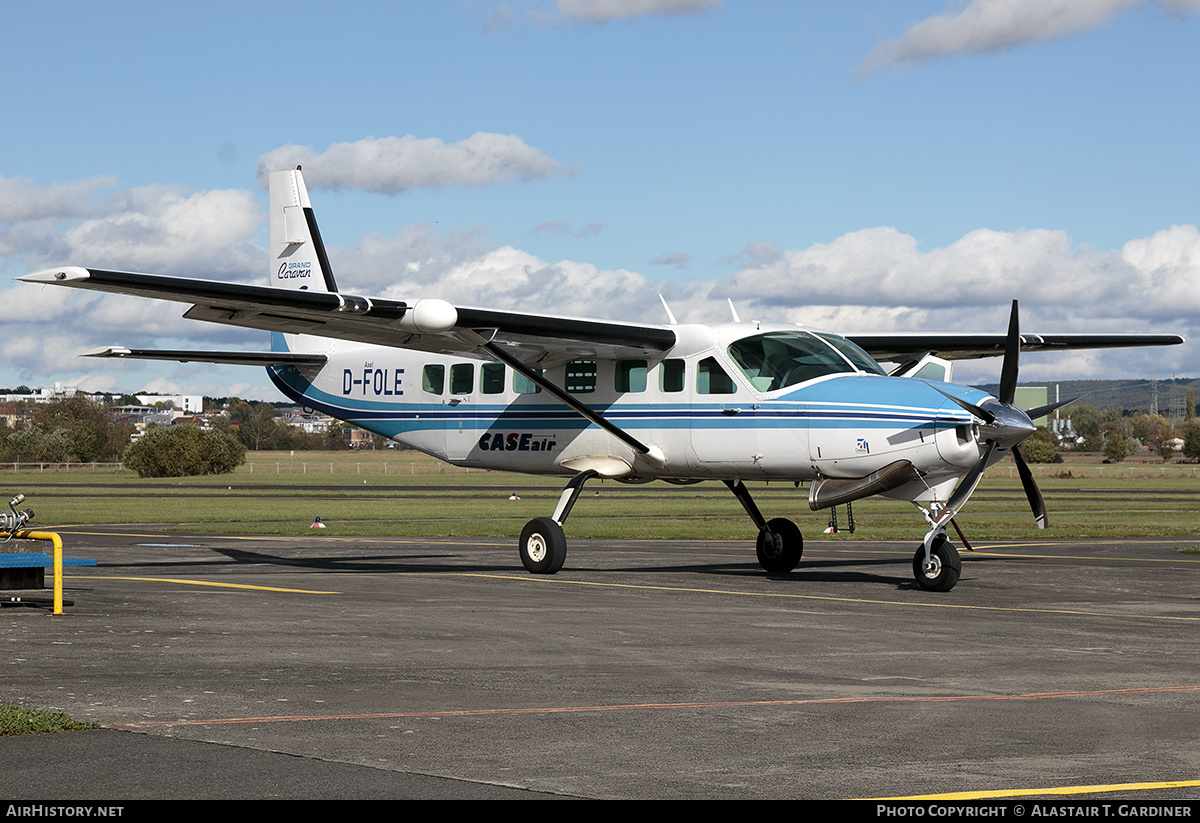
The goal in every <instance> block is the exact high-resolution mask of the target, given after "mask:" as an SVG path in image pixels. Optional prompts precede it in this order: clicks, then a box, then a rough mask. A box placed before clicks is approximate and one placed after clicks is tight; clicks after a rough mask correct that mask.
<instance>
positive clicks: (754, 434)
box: [270, 323, 987, 500]
mask: <svg viewBox="0 0 1200 823" xmlns="http://www.w3.org/2000/svg"><path fill="white" fill-rule="evenodd" d="M676 328H678V329H680V334H679V338H680V341H681V342H680V343H679V344H678V345H676V346H675V347H674V348H673V349H671V350H670V351H667V352H664V353H662V354H659V355H654V356H646V357H637V358H630V359H625V360H620V359H613V360H582V361H572V362H570V363H561V362H560V363H559V364H557V365H554V366H551V367H549V368H547V369H546V370H545V376H546V377H547V378H548V379H549V380H550V381H552V382H553V383H555V384H557V385H558V386H561V387H564V388H565V389H566V390H567V391H568V392H570V393H571V394H573V395H574V396H576V397H577V398H578V399H579V400H581V401H582V402H584V403H586V404H587V405H588V406H589V407H591V408H592V409H594V410H595V411H597V412H599V413H601V414H602V415H603V416H604V418H605V419H606V420H609V421H611V422H612V423H614V424H616V425H617V426H619V427H620V428H622V429H623V430H625V431H626V432H628V433H629V434H631V435H632V436H633V437H635V438H637V439H638V440H640V441H641V442H643V443H645V444H647V445H650V446H652V447H655V448H656V449H657V453H660V454H661V455H662V456H663V457H664V458H665V459H661V460H658V461H653V462H652V461H649V460H647V459H646V458H644V457H642V456H641V455H639V454H638V453H637V452H636V451H635V450H634V449H633V448H632V447H630V446H628V445H626V444H625V443H623V442H621V441H620V440H618V439H617V438H615V437H614V436H613V435H612V434H610V433H608V432H606V431H604V430H602V429H600V428H599V427H597V426H596V425H594V424H592V423H589V422H588V421H587V420H586V419H584V418H583V417H581V416H580V415H579V414H578V413H577V412H575V411H573V410H572V409H570V408H568V407H567V406H566V405H564V404H563V403H561V402H559V401H558V400H556V399H555V398H554V397H553V396H551V395H549V394H547V393H545V392H542V391H540V390H537V388H536V387H535V386H534V385H533V384H532V383H531V382H530V381H529V380H528V379H526V378H524V377H522V376H521V375H519V374H516V373H515V372H514V371H513V370H512V369H510V368H507V367H505V366H504V365H502V364H499V363H494V362H491V361H488V360H483V359H472V358H465V357H457V356H448V355H442V354H431V353H425V352H419V351H411V350H405V349H396V348H383V347H377V346H367V345H361V344H348V343H340V342H336V341H329V340H318V339H316V338H298V337H290V336H289V337H288V339H287V343H288V347H289V348H293V347H300V348H303V349H305V350H313V349H314V348H319V349H320V350H322V351H323V352H325V353H326V355H327V356H328V358H329V360H328V362H327V364H326V365H325V366H323V367H321V368H319V369H317V368H305V367H272V369H271V370H270V371H271V376H272V379H273V380H274V381H275V383H276V385H277V386H279V388H280V389H281V390H282V391H284V393H285V394H287V395H289V396H290V397H291V398H293V399H294V400H296V401H297V402H302V403H304V404H305V405H307V406H309V407H311V408H314V409H318V410H321V411H324V412H326V413H328V414H330V415H332V416H334V417H337V418H339V419H342V420H346V421H348V422H351V423H353V424H355V425H357V426H360V427H362V428H364V429H368V430H370V431H373V432H376V433H378V434H381V435H384V436H386V437H389V438H392V439H394V440H396V441H398V442H400V443H404V444H405V445H408V446H411V447H413V448H416V449H419V450H421V451H424V452H426V453H428V454H431V455H434V456H436V457H438V458H440V459H443V460H446V461H447V462H450V463H453V464H456V465H460V466H469V467H480V468H489V469H501V470H509V471H518V472H528V473H539V474H570V473H573V472H575V471H578V470H580V469H583V468H596V469H598V470H599V471H600V473H601V474H604V475H609V476H625V477H640V478H655V477H665V478H705V479H732V478H736V479H743V480H752V479H775V480H812V479H815V478H818V477H830V478H858V477H863V476H865V475H867V474H870V473H871V472H874V471H877V470H879V469H881V468H883V467H884V466H886V465H888V464H890V463H893V462H895V461H897V460H902V459H903V460H908V461H910V462H912V463H913V465H914V466H915V467H916V468H917V469H918V471H920V472H921V474H922V475H924V478H923V481H922V482H921V483H918V484H909V485H910V486H913V488H907V487H904V488H901V489H897V490H895V496H898V497H903V498H905V499H913V500H927V499H933V497H942V498H943V499H944V495H945V493H946V492H945V489H946V488H952V487H953V484H954V481H955V480H956V479H957V478H958V477H960V476H961V475H962V474H963V473H964V471H965V470H966V469H968V468H970V467H971V466H972V465H974V464H975V463H976V462H977V461H978V460H979V457H980V453H981V452H980V447H979V443H978V432H977V430H976V429H975V428H974V427H973V425H972V417H971V415H970V414H968V413H966V412H965V411H963V410H962V409H960V408H959V407H958V406H956V405H955V404H954V403H953V402H951V401H950V400H949V399H947V398H946V397H945V396H943V395H941V394H939V393H938V392H936V391H935V390H934V389H932V388H930V386H929V385H927V384H926V383H924V382H923V381H920V380H914V379H910V378H902V377H888V376H884V375H883V374H880V373H865V372H864V371H863V370H862V369H858V368H856V367H854V366H853V365H851V366H849V367H847V368H845V370H842V371H837V372H832V373H825V374H818V375H817V376H815V377H811V378H808V379H803V380H801V381H800V382H796V383H792V384H791V385H787V386H786V387H783V388H772V387H771V385H770V380H769V378H768V377H767V376H766V375H765V372H763V376H756V375H758V374H759V371H757V370H756V369H755V368H748V367H747V365H746V363H745V362H740V363H739V362H738V360H737V359H735V356H734V354H733V348H732V347H731V345H730V344H732V343H735V341H739V340H745V339H758V337H761V336H763V335H764V333H769V334H773V335H777V336H783V335H785V334H795V333H796V330H797V328H798V327H796V326H772V327H767V326H761V327H760V326H759V325H758V324H753V323H739V324H726V325H722V326H716V327H702V326H694V327H676ZM756 335H757V336H758V337H755V336H756ZM738 356H739V357H740V359H741V360H742V361H745V359H746V358H745V356H744V355H738ZM764 359H765V358H764ZM760 365H761V364H760ZM790 379H795V378H794V377H793V378H790ZM777 382H778V381H777ZM940 386H941V388H942V389H943V390H948V391H951V393H954V394H956V395H960V396H963V397H966V398H967V399H971V400H975V401H978V400H981V399H982V398H984V397H986V396H987V395H986V394H984V393H983V392H979V391H978V390H974V389H966V388H964V387H960V386H954V385H950V384H940ZM931 495H932V497H931Z"/></svg>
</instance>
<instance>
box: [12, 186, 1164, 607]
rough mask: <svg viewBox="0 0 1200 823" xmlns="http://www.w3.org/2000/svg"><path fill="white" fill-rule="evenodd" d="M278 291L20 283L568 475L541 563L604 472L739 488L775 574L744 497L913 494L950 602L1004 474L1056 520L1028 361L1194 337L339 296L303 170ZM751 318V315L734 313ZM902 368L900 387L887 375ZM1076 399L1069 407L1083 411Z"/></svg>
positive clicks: (925, 556) (780, 554) (400, 426)
mask: <svg viewBox="0 0 1200 823" xmlns="http://www.w3.org/2000/svg"><path fill="white" fill-rule="evenodd" d="M270 244H271V248H270V258H271V259H270V285H269V286H248V285H239V284H233V283H222V282H216V281H211V280H199V279H190V278H180V277H169V276H163V275H155V274H136V273H131V272H118V271H106V270H101V269H94V268H83V267H79V266H65V267H62V268H56V269H48V270H46V271H39V272H35V273H32V274H27V275H25V276H24V277H21V278H18V279H20V280H23V281H25V282H28V283H39V284H50V285H57V286H69V287H72V288H79V289H93V290H98V291H105V292H116V293H121V294H132V295H137V296H141V297H151V298H157V299H163V300H173V301H177V302H182V303H190V304H192V305H191V308H189V309H188V310H187V311H186V312H185V313H184V317H188V318H191V319H195V320H204V321H208V322H211V323H223V324H229V325H235V326H245V327H249V328H254V329H263V330H267V331H270V332H271V343H272V345H271V351H269V352H220V351H168V350H147V349H137V350H134V349H127V348H123V347H119V346H111V347H107V348H101V349H97V350H94V351H91V352H88V355H90V356H95V357H130V358H142V359H156V360H178V361H182V362H188V361H200V362H214V363H238V364H248V365H258V366H265V367H266V368H267V373H268V374H269V375H270V378H271V380H272V382H274V384H275V385H276V386H277V387H278V388H279V390H280V391H281V392H283V393H284V394H285V395H287V396H288V397H290V398H291V399H293V400H295V401H296V402H297V403H302V404H304V405H305V406H308V407H310V408H313V409H316V410H319V411H322V412H325V413H327V414H329V415H331V416H333V417H336V418H338V419H341V420H344V421H347V422H350V423H353V424H354V425H356V426H360V427H362V428H364V429H367V430H369V431H372V432H375V433H378V434H381V435H383V436H385V437H389V438H392V439H393V440H396V441H398V442H400V443H403V444H405V445H407V446H411V447H413V448H416V449H419V450H421V451H423V452H426V453H428V454H431V455H433V456H435V457H437V458H439V459H441V460H445V461H446V462H448V463H451V464H454V465H457V466H467V467H472V468H474V467H479V468H488V469H501V470H506V471H516V472H528V473H534V474H553V475H566V476H570V477H571V479H570V481H569V482H568V483H567V484H566V487H565V489H564V490H563V493H562V496H561V498H560V499H559V502H558V506H557V508H556V509H555V511H554V512H553V514H551V515H550V516H549V517H539V518H536V519H534V520H531V521H530V522H529V523H528V524H527V525H526V526H525V528H524V530H523V531H522V533H521V537H520V542H519V550H520V556H521V561H522V563H523V564H524V566H525V568H526V569H528V570H529V571H530V572H532V573H535V574H553V573H554V572H557V571H558V570H559V569H560V568H561V567H562V565H563V561H564V559H565V558H566V553H567V541H566V537H565V535H564V532H563V524H564V523H565V522H566V520H567V516H568V515H569V514H570V512H571V508H572V507H573V506H574V505H575V502H576V500H577V499H578V497H579V494H580V492H581V490H582V489H583V486H584V484H585V483H586V482H587V481H588V480H589V479H591V478H594V477H610V478H615V479H617V480H622V481H628V482H644V481H649V480H664V481H667V482H669V483H681V484H684V483H692V482H698V481H702V480H719V481H721V482H723V483H725V485H726V486H728V487H729V489H730V491H732V492H733V494H734V495H735V496H736V497H737V499H738V501H739V502H740V503H741V504H742V506H743V507H744V508H745V510H746V513H747V514H748V515H749V516H750V519H751V520H752V521H753V522H754V525H755V527H756V528H757V529H758V543H757V551H758V560H759V563H760V564H761V566H762V567H763V568H764V569H765V570H766V571H768V572H770V573H775V574H783V573H787V572H790V571H791V570H793V569H794V568H795V567H796V566H797V564H798V563H799V561H800V558H801V554H802V551H803V539H802V537H801V535H800V531H799V529H798V528H797V527H796V525H795V524H794V523H793V522H792V521H790V520H787V519H784V518H773V519H770V520H768V519H767V518H766V517H765V516H764V515H763V514H762V513H761V512H760V511H759V509H758V506H757V505H756V504H755V502H754V500H753V498H752V497H751V494H750V491H749V490H748V488H747V487H746V481H754V480H775V481H793V482H794V483H796V485H799V484H800V483H801V482H807V483H808V503H809V506H810V507H811V508H812V509H814V510H817V509H821V508H827V507H830V506H835V505H839V504H842V503H846V502H849V501H853V500H858V499H859V498H863V497H867V496H870V495H875V494H882V495H886V496H888V497H893V498H898V499H902V500H909V501H911V502H913V503H914V504H916V506H917V507H918V508H919V509H920V510H921V511H922V512H923V514H924V516H925V518H926V520H927V521H928V524H929V528H928V531H927V533H926V534H925V538H924V540H923V541H922V542H921V544H920V546H919V547H918V548H917V551H916V554H915V555H914V557H913V573H914V576H915V577H916V581H917V583H918V584H919V585H920V586H921V587H923V588H925V589H930V590H937V591H948V590H949V589H951V588H953V586H954V584H955V583H956V582H957V581H958V577H959V574H960V571H961V560H960V558H959V555H958V551H957V549H956V548H955V547H954V546H953V545H951V543H950V541H949V540H948V539H947V537H946V527H947V525H948V524H949V523H950V522H951V519H952V518H953V517H954V516H955V515H956V514H957V513H958V512H959V510H960V509H961V508H962V507H963V505H964V504H965V503H966V502H967V499H968V498H969V497H970V496H971V493H972V492H973V491H974V490H975V487H976V485H978V483H979V480H980V478H981V477H982V475H983V472H984V470H985V469H986V468H987V467H988V466H989V465H991V464H992V463H994V462H996V461H997V460H999V459H1001V457H1003V456H1004V455H1005V454H1007V453H1011V454H1012V455H1013V459H1014V460H1015V461H1016V465H1017V469H1018V471H1019V473H1020V476H1021V480H1022V482H1023V484H1024V487H1025V491H1026V495H1027V497H1028V498H1029V503H1030V506H1031V508H1032V509H1033V513H1034V516H1035V517H1036V519H1037V522H1038V525H1039V526H1040V527H1042V528H1044V527H1045V525H1046V507H1045V503H1044V501H1043V499H1042V495H1041V492H1040V491H1039V490H1038V487H1037V484H1036V483H1035V482H1034V479H1033V476H1032V473H1031V472H1030V470H1029V468H1028V466H1027V465H1026V464H1025V461H1024V459H1023V458H1022V457H1021V452H1020V450H1019V449H1018V445H1019V444H1020V443H1021V441H1023V440H1024V439H1025V438H1027V437H1029V436H1030V435H1031V434H1033V432H1034V431H1035V427H1034V425H1033V423H1032V422H1031V421H1032V419H1034V418H1037V417H1040V416H1042V415H1044V414H1046V413H1048V412H1049V411H1051V410H1053V409H1054V408H1057V407H1058V406H1059V405H1063V404H1054V405H1051V406H1044V407H1041V408H1038V409H1032V410H1029V411H1027V412H1026V411H1022V410H1021V409H1019V408H1017V407H1016V406H1015V405H1014V403H1013V396H1014V393H1015V389H1016V384H1017V360H1018V356H1019V352H1020V351H1041V350H1054V351H1058V350H1065V349H1080V348H1106V347H1117V346H1157V345H1171V344H1177V343H1182V342H1183V338H1181V337H1179V336H1177V335H1162V334H1160V335H1081V334H1043V335H1031V334H1024V335H1022V334H1021V333H1020V332H1019V330H1018V321H1017V303H1016V301H1015V300H1014V301H1013V305H1012V315H1011V318H1010V322H1009V328H1008V333H1007V334H928V333H920V334H853V335H845V336H842V335H837V334H831V333H828V332H823V331H819V330H816V329H810V328H806V327H803V326H798V325H792V324H782V323H760V322H749V323H748V322H740V321H739V320H738V318H737V314H736V311H734V312H733V317H734V319H733V322H730V323H725V324H720V325H711V326H710V325H694V324H683V323H677V322H676V321H675V318H674V316H673V315H672V314H671V312H670V309H669V308H667V307H666V303H665V302H664V304H663V306H664V308H666V310H667V316H668V318H669V319H670V322H669V323H668V324H666V325H646V324H637V323H621V322H611V321H603V320H592V319H583V318H574V317H557V316H551V315H540V314H526V313H516V312H508V311H495V310H490V309H481V308H470V307H465V306H454V305H451V304H450V303H448V302H446V301H445V300H442V299H440V298H437V297H426V298H422V299H417V300H411V301H407V300H406V301H401V300H393V299H385V298H375V297H365V296H360V295H356V294H350V293H347V292H343V291H340V290H339V289H338V287H337V284H336V283H335V281H334V277H333V271H332V269H331V268H330V265H329V260H328V258H327V256H326V253H325V247H324V245H323V243H322V241H321V235H320V232H319V231H318V230H317V224H316V220H315V219H314V217H313V210H312V205H311V203H310V201H309V198H308V193H307V190H306V189H305V186H304V179H303V176H302V174H301V170H300V169H299V167H297V168H296V169H295V170H293V171H282V172H275V173H273V174H271V175H270ZM730 308H731V309H732V303H731V304H730ZM1000 354H1002V355H1003V358H1004V359H1003V366H1002V369H1001V378H1000V388H999V391H998V396H995V397H992V396H989V395H988V394H986V393H985V392H983V391H980V390H978V389H973V388H968V387H966V386H959V385H954V384H953V383H950V382H949V380H950V376H951V365H952V364H951V362H950V361H951V360H953V359H960V358H973V357H988V356H995V355H1000ZM880 361H884V362H890V363H895V364H897V365H896V367H895V368H894V369H893V370H892V371H891V373H890V374H889V373H888V372H887V371H885V370H884V369H883V368H882V367H881V366H880V365H879V362H880ZM1068 402H1069V401H1068Z"/></svg>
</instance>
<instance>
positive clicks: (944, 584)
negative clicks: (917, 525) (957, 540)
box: [913, 534, 962, 592]
mask: <svg viewBox="0 0 1200 823" xmlns="http://www.w3.org/2000/svg"><path fill="white" fill-rule="evenodd" d="M961 573H962V558H961V557H959V556H958V549H956V548H954V546H952V545H951V544H950V541H949V540H947V539H946V536H945V535H944V534H939V535H938V536H937V537H935V538H934V539H933V545H932V546H930V547H929V563H928V564H926V563H925V545H924V544H921V545H920V546H918V547H917V553H916V554H915V555H913V577H915V578H916V579H917V585H919V586H920V587H921V588H922V589H925V590H926V591H931V592H948V591H950V590H951V589H953V588H954V584H955V583H957V582H958V576H959V575H960V574H961Z"/></svg>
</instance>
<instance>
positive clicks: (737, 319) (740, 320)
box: [725, 297, 742, 323]
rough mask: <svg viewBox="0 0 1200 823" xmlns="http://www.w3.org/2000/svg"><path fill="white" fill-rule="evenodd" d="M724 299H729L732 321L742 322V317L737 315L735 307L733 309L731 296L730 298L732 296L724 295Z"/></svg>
mask: <svg viewBox="0 0 1200 823" xmlns="http://www.w3.org/2000/svg"><path fill="white" fill-rule="evenodd" d="M725 299H726V300H728V301H729V313H730V314H732V315H733V322H734V323H741V322H742V318H740V317H738V313H737V309H735V308H734V307H733V298H732V297H726V298H725Z"/></svg>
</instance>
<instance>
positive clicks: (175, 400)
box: [134, 394, 204, 414]
mask: <svg viewBox="0 0 1200 823" xmlns="http://www.w3.org/2000/svg"><path fill="white" fill-rule="evenodd" d="M134 396H135V397H137V399H138V402H139V403H145V404H146V405H147V406H153V405H155V404H156V403H170V404H171V405H172V406H178V407H179V408H181V409H183V410H184V411H185V412H188V413H189V414H203V413H204V397H203V395H199V394H138V395H134Z"/></svg>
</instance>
